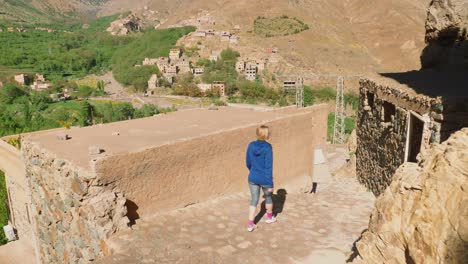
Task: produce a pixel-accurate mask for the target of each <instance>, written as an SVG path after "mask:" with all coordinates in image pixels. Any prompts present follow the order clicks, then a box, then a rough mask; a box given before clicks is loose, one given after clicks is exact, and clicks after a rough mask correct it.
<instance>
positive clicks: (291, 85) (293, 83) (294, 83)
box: [283, 79, 303, 90]
mask: <svg viewBox="0 0 468 264" xmlns="http://www.w3.org/2000/svg"><path fill="white" fill-rule="evenodd" d="M301 85H303V80H302V79H296V80H285V81H283V89H285V90H288V89H296V88H297V87H298V86H301Z"/></svg>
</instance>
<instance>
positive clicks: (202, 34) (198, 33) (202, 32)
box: [193, 30, 206, 38]
mask: <svg viewBox="0 0 468 264" xmlns="http://www.w3.org/2000/svg"><path fill="white" fill-rule="evenodd" d="M193 35H194V36H195V37H200V38H204V37H206V31H205V30H198V31H196V32H195V33H193Z"/></svg>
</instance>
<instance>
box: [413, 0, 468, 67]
mask: <svg viewBox="0 0 468 264" xmlns="http://www.w3.org/2000/svg"><path fill="white" fill-rule="evenodd" d="M467 31H468V2H467V1H466V0H433V1H432V2H431V5H430V7H429V10H428V15H427V20H426V38H425V40H426V43H427V47H426V48H425V49H424V51H423V54H422V56H421V64H422V66H423V68H433V67H439V68H440V67H447V66H450V65H455V66H458V67H459V66H461V64H464V65H468V61H467V60H466V58H465V57H464V55H463V54H467V53H468V43H467V40H468V34H467Z"/></svg>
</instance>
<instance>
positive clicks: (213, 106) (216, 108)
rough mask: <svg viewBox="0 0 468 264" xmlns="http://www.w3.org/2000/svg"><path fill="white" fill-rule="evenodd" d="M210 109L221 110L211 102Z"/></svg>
mask: <svg viewBox="0 0 468 264" xmlns="http://www.w3.org/2000/svg"><path fill="white" fill-rule="evenodd" d="M208 110H219V109H218V107H217V106H216V105H214V104H211V105H210V107H208Z"/></svg>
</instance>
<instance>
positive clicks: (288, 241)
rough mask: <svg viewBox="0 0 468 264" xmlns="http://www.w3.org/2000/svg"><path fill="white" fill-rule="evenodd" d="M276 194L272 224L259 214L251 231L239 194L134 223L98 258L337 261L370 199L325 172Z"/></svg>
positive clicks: (360, 225)
mask: <svg viewBox="0 0 468 264" xmlns="http://www.w3.org/2000/svg"><path fill="white" fill-rule="evenodd" d="M335 154H337V153H335ZM338 154H339V153H338ZM327 156H329V157H330V156H334V157H335V158H337V157H338V156H339V155H327ZM329 162H330V163H332V162H335V161H332V160H330V161H329ZM325 173H329V172H325ZM319 185H320V184H319ZM246 188H247V187H246ZM286 192H287V190H286ZM278 193H279V194H278ZM278 193H277V194H275V197H274V200H275V202H276V205H277V206H275V211H276V212H277V213H278V217H277V218H278V222H277V223H275V224H271V225H267V224H266V223H264V219H261V221H260V222H259V223H258V229H257V230H255V231H254V232H252V233H249V232H247V230H246V213H247V211H246V209H247V208H248V203H249V195H248V194H247V193H242V194H237V195H232V196H228V197H223V198H219V199H217V200H214V201H209V202H206V203H202V204H196V205H193V206H190V207H187V208H184V209H180V210H175V211H172V212H169V213H165V214H160V215H155V216H154V217H152V218H151V219H144V220H140V221H139V222H138V223H137V224H136V225H135V226H134V230H130V231H126V232H122V233H120V234H118V235H116V236H115V237H114V238H113V239H112V248H113V250H114V251H115V254H114V255H112V256H110V257H107V258H106V259H103V260H102V261H100V262H98V263H261V264H263V263H318V264H319V263H328V264H333V263H344V261H345V258H346V257H345V256H347V255H348V254H349V253H350V251H351V248H352V246H353V243H354V241H355V240H356V239H357V238H359V236H360V234H361V232H362V231H363V230H364V229H365V228H366V227H367V224H368V221H369V215H370V213H371V210H372V207H373V202H374V197H373V195H372V194H371V193H369V192H366V191H365V190H364V188H362V187H361V186H360V185H359V184H358V183H357V182H356V181H355V180H354V179H353V178H351V177H347V178H336V177H331V179H330V180H328V181H327V184H326V188H321V186H319V188H318V192H317V193H316V194H305V193H289V194H286V195H282V193H284V191H283V190H282V191H278Z"/></svg>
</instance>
